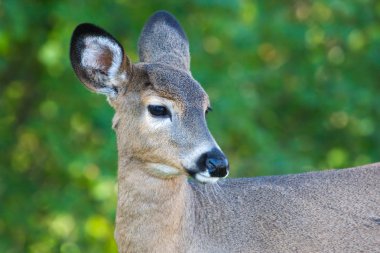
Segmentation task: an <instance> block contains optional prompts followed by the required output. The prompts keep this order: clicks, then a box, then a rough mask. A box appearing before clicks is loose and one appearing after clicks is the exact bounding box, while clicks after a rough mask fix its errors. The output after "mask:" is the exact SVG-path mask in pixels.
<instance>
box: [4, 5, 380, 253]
mask: <svg viewBox="0 0 380 253" xmlns="http://www.w3.org/2000/svg"><path fill="white" fill-rule="evenodd" d="M158 9H167V10H169V11H171V12H172V13H174V15H175V16H176V17H177V18H178V19H179V20H180V21H181V23H182V25H183V26H184V28H185V30H186V32H187V34H188V37H189V39H190V42H191V43H190V46H191V53H192V70H193V74H194V76H195V78H196V79H198V80H199V81H200V83H201V84H202V85H203V86H204V88H205V89H206V91H207V92H208V93H209V95H210V97H211V101H212V104H213V109H214V110H213V113H211V114H209V126H210V129H211V131H212V132H213V134H214V137H215V139H216V140H217V141H218V142H219V144H220V146H221V147H222V148H223V150H224V151H225V153H226V154H227V155H228V157H229V159H230V162H231V165H232V176H257V175H271V174H285V173H296V172H304V171H310V170H318V169H326V168H332V167H335V168H340V167H347V166H354V165H360V164H364V163H370V162H375V161H378V160H380V159H379V158H380V157H379V150H380V134H379V132H380V126H379V120H380V99H379V94H380V92H379V91H380V86H379V80H380V75H379V73H380V50H379V48H380V22H379V18H380V3H379V2H378V1H371V0H360V1H343V0H334V1H327V0H318V1H295V2H293V1H248V0H240V1H237V0H236V1H227V0H213V1H206V0H196V1H184V2H182V1H174V0H170V1H166V3H165V4H162V3H158V1H153V0H151V1H129V0H117V1H115V2H105V1H100V0H92V1H89V0H86V1H73V0H68V1H58V0H53V1H36V0H35V1H11V0H5V1H1V2H0V149H1V150H0V166H1V168H0V238H1V240H0V252H4V253H14V252H28V253H29V252H30V253H45V252H62V253H69V252H70V253H71V252H72V253H79V252H92V253H97V252H116V246H115V243H114V241H113V227H114V216H115V207H116V184H115V179H116V166H117V154H116V144H115V137H114V133H113V132H112V130H111V118H112V114H113V112H112V110H111V108H109V107H108V106H107V103H106V101H105V99H104V97H102V96H98V95H94V94H90V93H89V92H88V91H87V90H86V89H85V88H84V87H83V86H82V85H80V84H79V81H78V80H77V79H76V77H75V75H74V73H73V71H72V70H71V66H70V63H69V57H68V48H69V42H70V36H71V32H72V31H73V29H74V27H75V26H76V25H77V24H79V23H81V22H92V23H95V24H98V25H100V26H102V27H104V28H106V29H107V30H109V31H110V32H111V33H112V34H114V35H115V37H116V38H118V39H119V40H120V41H121V42H122V44H123V45H124V46H125V48H126V51H127V53H128V55H129V56H130V57H131V58H132V60H133V61H135V62H136V61H137V60H138V56H137V53H136V52H137V50H136V42H137V39H138V35H139V32H140V29H141V28H142V26H143V24H144V22H145V20H146V19H147V18H148V17H149V15H151V14H152V13H153V12H154V11H155V10H158Z"/></svg>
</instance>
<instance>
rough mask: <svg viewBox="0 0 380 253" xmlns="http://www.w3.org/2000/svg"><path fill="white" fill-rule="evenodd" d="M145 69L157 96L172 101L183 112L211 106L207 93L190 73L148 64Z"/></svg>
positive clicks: (161, 65) (165, 66)
mask: <svg viewBox="0 0 380 253" xmlns="http://www.w3.org/2000/svg"><path fill="white" fill-rule="evenodd" d="M144 69H145V71H146V74H147V77H148V80H149V82H150V83H151V84H152V87H153V90H154V92H155V93H156V94H155V95H157V96H159V97H162V98H164V99H167V100H171V101H172V102H173V103H174V104H175V105H177V106H178V107H179V108H180V109H181V110H187V109H189V108H199V109H202V110H203V109H205V108H207V107H208V106H209V103H210V102H209V98H208V95H207V93H206V92H205V91H204V90H203V88H202V87H201V85H200V84H199V83H198V82H197V81H196V80H195V79H194V78H193V77H192V76H191V74H190V73H189V72H185V71H181V70H178V69H175V68H172V67H170V66H167V65H163V64H147V65H145V67H144ZM149 95H151V94H149Z"/></svg>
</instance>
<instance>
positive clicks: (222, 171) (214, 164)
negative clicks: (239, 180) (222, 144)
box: [205, 149, 229, 177]
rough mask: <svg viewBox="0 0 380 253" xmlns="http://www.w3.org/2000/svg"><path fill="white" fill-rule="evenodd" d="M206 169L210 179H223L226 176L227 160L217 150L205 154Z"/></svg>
mask: <svg viewBox="0 0 380 253" xmlns="http://www.w3.org/2000/svg"><path fill="white" fill-rule="evenodd" d="M205 165H206V169H207V171H208V172H209V173H210V176H212V177H225V176H227V174H228V169H229V165H228V160H227V158H226V157H225V155H224V154H223V153H222V152H221V151H220V150H218V149H213V150H212V151H211V152H208V153H206V161H205Z"/></svg>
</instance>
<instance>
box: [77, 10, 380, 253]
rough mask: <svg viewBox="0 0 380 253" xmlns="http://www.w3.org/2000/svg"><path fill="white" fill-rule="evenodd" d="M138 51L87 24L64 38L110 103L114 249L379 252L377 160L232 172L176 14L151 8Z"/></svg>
mask: <svg viewBox="0 0 380 253" xmlns="http://www.w3.org/2000/svg"><path fill="white" fill-rule="evenodd" d="M138 52H139V59H140V61H139V62H137V63H132V62H131V60H130V59H129V58H128V56H127V55H126V54H125V52H124V49H123V47H122V45H121V44H120V43H119V42H118V41H117V40H116V39H115V38H114V37H113V36H112V35H110V34H109V33H108V32H106V31H105V30H103V29H102V28H99V27H98V26H95V25H93V24H89V23H83V24H80V25H78V26H77V27H76V28H75V30H74V32H73V35H72V38H71V46H70V59H71V63H72V67H73V69H74V72H75V73H76V75H77V77H78V78H79V80H80V81H81V82H82V83H83V84H84V85H85V86H86V87H87V88H88V89H89V90H91V91H93V92H96V93H99V94H103V95H105V96H106V97H107V100H108V103H109V104H110V105H111V106H112V107H113V108H114V110H115V114H114V117H113V120H112V128H113V129H114V131H115V132H116V137H117V150H118V151H117V152H118V172H117V174H118V176H117V177H118V179H117V180H118V201H117V209H116V225H115V240H116V243H117V248H118V251H119V252H121V253H126V252H165V253H167V252H169V253H170V252H207V253H208V252H210V253H211V252H212V253H213V252H216V253H223V252H260V253H265V252H271V253H272V252H380V170H379V169H380V163H374V164H369V165H364V166H360V167H356V168H347V169H338V170H326V171H322V172H307V173H301V174H292V175H283V176H263V177H254V178H231V179H227V178H225V177H227V175H228V174H229V162H228V160H227V158H226V156H225V154H224V153H223V152H222V150H221V148H220V147H219V146H218V144H217V143H216V141H215V139H214V138H213V136H212V135H211V133H210V132H209V130H208V127H207V123H206V117H205V115H206V113H207V112H208V111H210V110H211V105H210V100H209V97H208V95H207V93H206V92H205V91H204V89H203V88H202V87H201V85H200V84H199V83H198V82H197V81H196V80H195V79H194V78H193V76H192V74H191V71H190V53H189V42H188V39H187V36H186V34H185V32H184V30H183V29H182V27H181V25H180V24H179V22H178V21H177V20H176V18H175V17H174V16H173V15H172V14H170V13H168V12H166V11H158V12H156V13H154V14H153V15H152V16H151V17H150V18H149V20H148V21H147V22H146V24H145V26H144V28H143V29H142V32H141V35H140V38H139V42H138Z"/></svg>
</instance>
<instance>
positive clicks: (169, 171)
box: [148, 163, 181, 176]
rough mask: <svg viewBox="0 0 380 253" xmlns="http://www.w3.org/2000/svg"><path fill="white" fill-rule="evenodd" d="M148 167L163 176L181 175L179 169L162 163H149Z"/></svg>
mask: <svg viewBox="0 0 380 253" xmlns="http://www.w3.org/2000/svg"><path fill="white" fill-rule="evenodd" d="M148 166H149V168H150V169H151V170H154V171H155V172H157V173H158V174H160V175H161V176H176V175H180V174H181V172H180V171H179V170H178V169H177V168H174V167H172V166H169V165H165V164H162V163H149V165H148Z"/></svg>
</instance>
